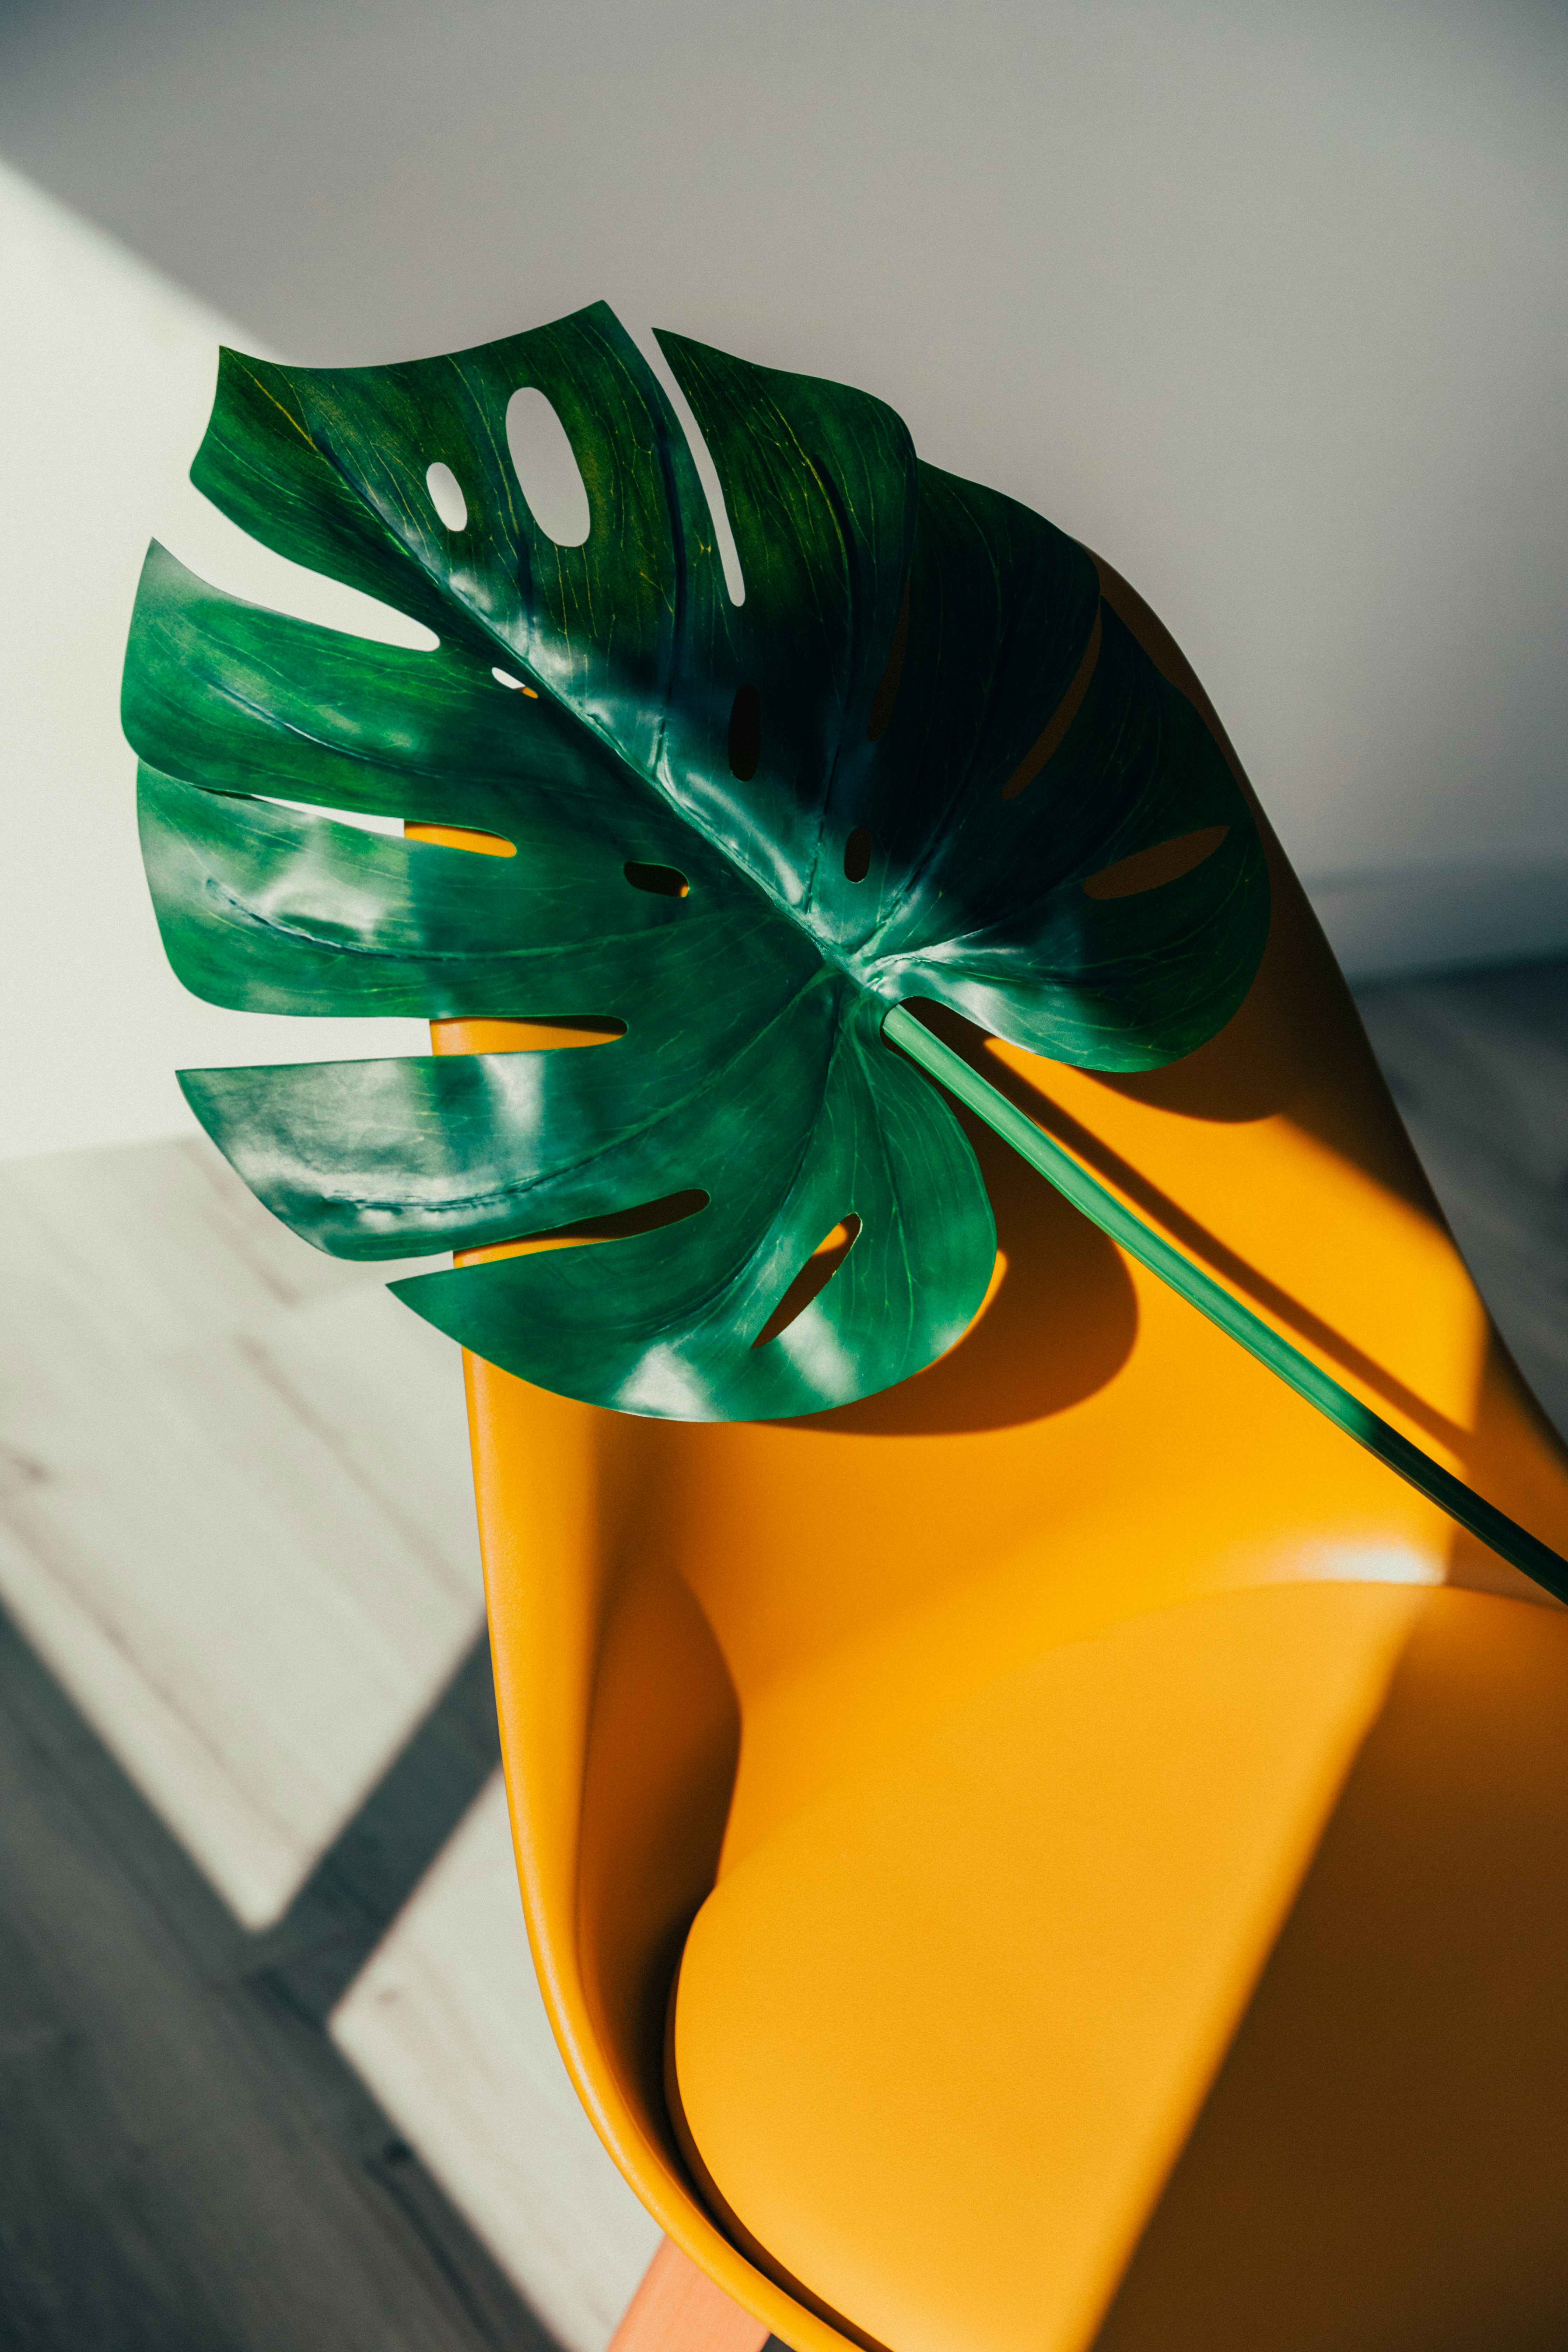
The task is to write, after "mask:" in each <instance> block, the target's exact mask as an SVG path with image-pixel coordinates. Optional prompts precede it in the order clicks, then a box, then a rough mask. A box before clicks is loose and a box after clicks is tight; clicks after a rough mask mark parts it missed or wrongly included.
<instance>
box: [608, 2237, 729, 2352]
mask: <svg viewBox="0 0 1568 2352" xmlns="http://www.w3.org/2000/svg"><path fill="white" fill-rule="evenodd" d="M767 2340H768V2331H767V2329H766V2327H765V2326H763V2322H762V2321H761V2320H760V2319H753V2318H752V2315H751V2313H750V2312H749V2311H742V2308H741V2306H740V2305H739V2304H738V2303H731V2300H730V2298H729V2296H728V2295H727V2294H725V2293H724V2290H723V2288H722V2287H719V2286H715V2285H714V2284H713V2282H712V2280H711V2279H710V2277H709V2276H708V2273H707V2272H706V2271H700V2270H699V2269H698V2267H697V2265H696V2263H694V2262H692V2261H691V2260H690V2259H689V2256H687V2255H686V2254H683V2253H682V2252H681V2251H680V2249H679V2246H678V2245H676V2244H674V2243H673V2242H672V2241H671V2240H670V2239H668V2238H666V2239H665V2241H664V2242H663V2244H662V2245H661V2246H660V2247H659V2250H658V2253H657V2254H655V2256H654V2258H653V2260H652V2262H651V2263H649V2264H648V2266H647V2273H646V2274H645V2275H644V2278H643V2283H642V2284H641V2286H639V2287H638V2289H637V2293H636V2294H634V2295H633V2297H632V2299H631V2301H630V2303H629V2304H628V2305H626V2317H625V2318H624V2319H623V2320H622V2322H621V2324H620V2326H618V2327H617V2328H616V2332H615V2335H614V2336H612V2337H611V2339H610V2352H762V2347H763V2345H764V2344H765V2343H766V2342H767Z"/></svg>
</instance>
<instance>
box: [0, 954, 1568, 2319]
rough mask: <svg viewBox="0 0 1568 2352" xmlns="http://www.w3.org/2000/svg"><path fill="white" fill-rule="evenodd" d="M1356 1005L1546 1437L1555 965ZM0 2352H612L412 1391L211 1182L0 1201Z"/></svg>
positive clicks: (1566, 1251) (310, 1265) (1554, 1380)
mask: <svg viewBox="0 0 1568 2352" xmlns="http://www.w3.org/2000/svg"><path fill="white" fill-rule="evenodd" d="M1361 1002H1362V1005H1363V1012H1364V1014H1365V1017H1366V1020H1367V1024H1368V1027H1369V1029H1370V1031H1371V1034H1372V1036H1373V1043H1374V1045H1375V1046H1376V1048H1377V1051H1378V1053H1379V1055H1380V1056H1381V1058H1382V1060H1383V1063H1384V1067H1385V1069H1386V1070H1387V1072H1388V1074H1389V1076H1390V1079H1391V1082H1392V1083H1393V1086H1394V1092H1395V1094H1396V1096H1397V1097H1398V1099H1399V1102H1400V1105H1401V1108H1402V1109H1403V1110H1404V1112H1405V1117H1406V1119H1407V1121H1408V1122H1409V1125H1410V1127H1411V1129H1412V1131H1413V1133H1414V1134H1415V1139H1416V1141H1417V1143H1418V1145H1419V1147H1420V1149H1421V1151H1422V1154H1423V1156H1424V1158H1425V1159H1426V1163H1427V1166H1428V1168H1429V1169H1430V1171H1431V1173H1432V1176H1433V1179H1434V1181H1435V1183H1436V1187H1437V1190H1438V1192H1439V1193H1440V1195H1441V1197H1442V1199H1443V1201H1444V1203H1445V1206H1446V1208H1447V1211H1448V1213H1449V1216H1450V1218H1451V1220H1452V1222H1453V1223H1454V1225H1455V1227H1456V1229H1457V1231H1458V1235H1459V1238H1460V1241H1461V1244H1462V1245H1463V1246H1464V1248H1465V1250H1466V1253H1467V1255H1468V1257H1469V1259H1470V1262H1471V1264H1472V1265H1473V1266H1474V1268H1475V1270H1476V1273H1477V1275H1478V1276H1479V1280H1480V1282H1481V1286H1482V1287H1483V1289H1484V1290H1485V1291H1486V1293H1487V1296H1488V1297H1489V1300H1490V1302H1491V1304H1492V1307H1493V1309H1494V1312H1495V1313H1496V1314H1497V1316H1498V1318H1499V1320H1500V1323H1501V1325H1502V1327H1503V1329H1504V1332H1505V1335H1506V1337H1507V1338H1508V1339H1509V1341H1510V1345H1511V1346H1512V1348H1513V1349H1514V1351H1515V1353H1516V1354H1517V1356H1518V1357H1519V1359H1520V1361H1521V1364H1522V1366H1523V1368H1524V1370H1525V1371H1526V1373H1527V1376H1528V1377H1529V1379H1530V1380H1531V1382H1532V1384H1533V1386H1534V1387H1535V1389H1536V1391H1537V1393H1538V1394H1539V1395H1540V1396H1541V1398H1542V1402H1543V1403H1544V1404H1545V1405H1546V1407H1547V1409H1548V1411H1549V1412H1552V1414H1553V1416H1554V1418H1555V1419H1556V1420H1557V1422H1558V1424H1559V1426H1561V1427H1563V1428H1564V1429H1568V963H1559V964H1554V965H1546V966H1537V967H1533V968H1521V969H1516V970H1511V971H1498V972H1493V973H1487V974H1481V975H1470V976H1466V977H1463V978H1452V979H1447V980H1436V981H1433V980H1429V981H1425V982H1405V983H1401V984H1390V983H1384V984H1380V985H1378V986H1376V987H1373V988H1368V989H1366V990H1364V991H1363V992H1362V995H1361ZM0 1278H3V1279H4V1282H5V1290H6V1296H7V1302H8V1312H7V1318H6V1324H5V1333H4V1335H3V1336H0V1440H3V1443H0V1601H3V1602H4V1604H5V1611H6V1612H7V1614H6V1615H5V1619H4V1621H3V1622H0V2352H13V2347H16V2352H231V2347H232V2352H328V2347H331V2352H359V2347H364V2352H371V2347H375V2352H403V2348H404V2347H407V2352H447V2347H453V2352H456V2347H540V2352H543V2347H547V2346H549V2345H550V2344H551V2343H552V2340H554V2341H558V2342H560V2343H562V2344H563V2345H565V2346H567V2347H570V2352H602V2347H603V2346H604V2344H605V2342H606V2341H607V2338H608V2336H609V2334H610V2332H611V2330H612V2328H613V2326H614V2324H615V2321H616V2317H617V2316H618V2315H619V2313H620V2312H621V2310H622V2309H623V2308H624V2307H625V2305H626V2301H627V2300H628V2298H629V2296H630V2294H631V2292H632V2289H633V2287H634V2285H635V2284H636V2282H637V2278H638V2277H639V2276H640V2274H641V2272H642V2269H643V2267H644V2266H645V2265H646V2263H647V2260H648V2258H649V2256H650V2254H651V2253H652V2252H653V2249H654V2246H655V2244H656V2242H657V2233H656V2232H655V2231H653V2229H652V2225H651V2223H649V2222H648V2221H647V2217H646V2216H644V2215H643V2214H642V2213H641V2211H640V2209H638V2208H637V2207H636V2206H635V2204H634V2203H633V2201H632V2200H630V2198H629V2195H628V2193H627V2192H626V2190H625V2189H623V2187H622V2185H621V2183H620V2182H619V2180H618V2179H617V2178H616V2176H615V2174H614V2173H613V2171H612V2170H611V2168H609V2166H608V2164H607V2160H605V2159H604V2158H603V2157H602V2155H601V2153H600V2151H599V2150H598V2148H597V2144H596V2143H595V2141H594V2140H593V2138H592V2135H591V2133H589V2131H588V2128H587V2126H586V2124H585V2122H584V2119H583V2118H582V2116H581V2115H580V2113H579V2112H578V2111H577V2110H576V2108H575V2106H574V2103H573V2101H572V2098H571V2094H570V2091H569V2088H568V2087H567V2086H566V2084H565V2080H564V2075H563V2073H562V2072H561V2070H560V2068H559V2063H558V2062H557V2061H556V2060H555V2058H554V2053H553V2051H552V2048H551V2046H550V2044H549V2042H548V2036H547V2034H546V2033H545V2032H544V2029H543V2023H542V2011H541V2010H540V2009H539V2005H538V2002H537V1997H536V1995H534V1993H533V1991H532V1988H531V1981H530V1979H529V1978H528V1975H527V1969H526V1958H525V1952H524V1947H523V1945H522V1940H521V1918H520V1916H519V1914H518V1911H517V1906H516V1895H515V1889H514V1887H513V1886H512V1885H511V1882H510V1860H509V1857H508V1854H507V1850H506V1838H505V1827H504V1820H503V1808H502V1806H501V1802H500V1792H499V1784H498V1782H497V1780H496V1777H495V1763H496V1750H495V1732H494V1721H493V1710H492V1704H491V1697H490V1691H489V1668H488V1659H487V1656H486V1653H485V1649H484V1644H483V1640H482V1633H481V1630H480V1624H479V1603H478V1588H477V1584H476V1582H475V1577H474V1566H473V1560H472V1536H471V1519H470V1515H469V1505H468V1496H467V1493H466V1475H467V1473H466V1463H465V1459H464V1452H463V1444H462V1430H461V1422H460V1413H459V1411H458V1402H457V1390H456V1382H455V1377H454V1370H453V1366H452V1363H451V1361H450V1360H449V1358H448V1357H447V1355H446V1354H445V1352H444V1349H443V1346H442V1344H441V1343H437V1346H436V1347H434V1348H432V1347H431V1346H430V1345H429V1344H428V1340H429V1338H430V1336H431V1335H428V1334H426V1333H425V1331H424V1330H423V1328H422V1327H419V1326H417V1325H416V1323H415V1321H414V1318H412V1317H409V1316H406V1315H405V1314H404V1313H403V1312H402V1310H400V1309H398V1308H397V1307H395V1305H394V1304H393V1303H392V1302H390V1301H388V1300H387V1299H386V1298H385V1297H384V1294H383V1293H382V1292H381V1291H380V1288H379V1284H380V1280H381V1275H380V1274H379V1273H371V1274H368V1275H367V1274H366V1273H365V1272H364V1271H363V1270H356V1269H352V1268H349V1269H345V1268H342V1267H337V1266H334V1265H331V1263H330V1262H329V1261H326V1260H321V1259H316V1258H314V1257H312V1256H311V1255H310V1253H308V1252H305V1251H302V1250H300V1248H299V1246H298V1244H295V1243H294V1242H292V1240H290V1239H289V1236H288V1235H286V1234H283V1233H282V1231H281V1229H280V1228H277V1227H275V1226H273V1225H272V1223H271V1221H270V1220H268V1219H267V1218H266V1217H265V1215H264V1214H263V1213H261V1212H259V1211H258V1210H256V1209H255V1207H254V1204H253V1203H251V1202H249V1201H248V1199H247V1196H245V1195H244V1194H243V1193H242V1192H239V1191H238V1188H237V1186H236V1185H235V1183H234V1181H233V1180H232V1179H230V1178H229V1177H228V1176H227V1173H226V1171H224V1170H223V1169H222V1167H221V1165H220V1164H219V1163H218V1162H217V1161H216V1156H215V1155H212V1154H210V1153H208V1152H207V1151H206V1150H205V1147H203V1146H201V1145H199V1144H195V1143H190V1144H170V1145H160V1146H150V1147H145V1148H141V1147H139V1148H137V1149H135V1150H128V1151H116V1152H97V1153H87V1154H76V1155H72V1156H71V1157H70V1158H69V1159H68V1160H57V1161H52V1162H44V1161H33V1162H19V1163H14V1164H13V1165H12V1166H11V1167H10V1168H9V1169H0ZM18 1301H19V1302H20V1303H21V1306H22V1308H23V1311H22V1312H21V1313H19V1314H18V1313H17V1312H16V1302H18Z"/></svg>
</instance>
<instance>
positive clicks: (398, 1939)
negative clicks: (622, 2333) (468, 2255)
mask: <svg viewBox="0 0 1568 2352" xmlns="http://www.w3.org/2000/svg"><path fill="white" fill-rule="evenodd" d="M331 2031H332V2039H333V2040H334V2041H335V2042H337V2044H338V2047H339V2048H340V2049H341V2050H342V2052H343V2053H344V2054H345V2056H347V2057H348V2058H349V2060H350V2061H351V2062H352V2063H353V2066H354V2068H355V2070H356V2072H357V2073H358V2074H360V2075H361V2076H362V2078H363V2080H364V2082H365V2083H367V2084H369V2086H370V2088H371V2089H372V2090H373V2091H374V2094H375V2095H376V2097H377V2098H378V2099H379V2100H380V2102H381V2104H382V2105H383V2106H384V2108H385V2109H386V2111H387V2113H388V2114H389V2115H390V2116H392V2117H393V2118H394V2119H395V2122H396V2123H397V2124H398V2125H399V2126H401V2128H402V2129H403V2130H404V2131H405V2132H406V2133H407V2135H408V2137H409V2139H410V2140H411V2141H412V2143H413V2145H414V2146H415V2147H416V2148H417V2149H418V2152H419V2154H420V2156H421V2157H422V2158H424V2160H425V2162H426V2165H427V2166H428V2168H430V2170H431V2171H432V2172H433V2173H434V2174H435V2175H436V2177H437V2179H438V2180H439V2181H440V2182H441V2184H442V2186H443V2188H444V2189H446V2190H447V2194H448V2196H450V2197H451V2199H452V2200H453V2202H454V2203H455V2204H457V2205H458V2207H459V2208H460V2209H461V2210H462V2211H463V2213H464V2214H465V2215H466V2216H467V2218H468V2221H469V2222H470V2223H471V2224H472V2226H473V2227H474V2228H475V2229H476V2230H477V2231H479V2235H480V2237H481V2238H483V2239H484V2241H485V2242H486V2243H487V2244H488V2245H489V2250H490V2252H492V2253H493V2254H494V2255H495V2257H496V2260H497V2261H498V2262H499V2263H500V2265H501V2267H502V2269H503V2270H505V2271H506V2272H507V2273H509V2275H510V2277H511V2278H512V2279H513V2280H514V2281H515V2282H516V2284H518V2286H519V2287H521V2290H522V2292H523V2294H525V2295H526V2296H527V2298H528V2300H529V2301H530V2303H531V2304H532V2305H533V2307H534V2309H535V2310H536V2311H537V2312H538V2313H539V2314H540V2315H541V2317H542V2319H543V2320H544V2321H545V2322H546V2323H547V2325H548V2326H550V2327H551V2329H552V2331H553V2333H554V2334H555V2335H556V2336H559V2338H560V2339H561V2341H562V2343H563V2345H566V2346H567V2347H570V2352H603V2347H605V2344H607V2343H608V2341H609V2338H610V2336H611V2335H612V2333H613V2332H614V2329H615V2326H616V2322H617V2320H618V2319H619V2318H620V2316H621V2314H622V2312H623V2311H624V2310H625V2308H626V2305H627V2303H628V2302H629V2301H630V2300H631V2295H632V2292H633V2290H634V2288H635V2287H636V2286H637V2282H638V2280H639V2279H640V2278H641V2276H642V2274H643V2273H644V2271H645V2270H646V2269H647V2265H648V2263H650V2262H651V2261H652V2259H653V2254H654V2251H655V2248H656V2247H657V2246H658V2240H659V2231H658V2226H657V2224H656V2223H655V2222H654V2221H651V2220H650V2218H649V2217H648V2215H647V2213H646V2212H645V2211H644V2210H643V2208H642V2207H641V2206H640V2205H639V2204H638V2202H637V2199H636V2198H635V2197H634V2196H633V2195H632V2192H631V2190H630V2189H628V2188H627V2187H626V2183H625V2182H624V2181H623V2180H622V2179H621V2177H620V2174H619V2173H618V2172H617V2171H616V2168H615V2167H614V2165H613V2164H612V2163H611V2161H610V2159H609V2158H608V2157H607V2156H606V2155H605V2151H604V2149H603V2147H601V2146H600V2144H599V2141H598V2139H597V2138H596V2137H595V2133H594V2128H593V2126H592V2125H591V2124H590V2123H589V2121H588V2118H587V2116H585V2115H584V2112H583V2109H582V2107H581V2106H580V2105H579V2104H578V2100H577V2095H576V2093H575V2092H574V2090H573V2088H572V2084H571V2082H570V2081H569V2079H568V2077H567V2074H566V2069H565V2067H564V2065H563V2063H562V2061H561V2056H560V2053H559V2052H558V2051H557V2050H556V2047H555V2043H554V2041H553V2040H552V2035H551V2032H550V2025H549V2021H548V2020H547V2019H546V2017H545V2014H544V2005H543V2002H542V2000H541V1999H540V1994H539V1987H538V1984H537V1982H536V1981H535V1978H534V1973H533V1964H532V1961H531V1958H530V1957H529V1950H528V1943H527V1938H526V1936H525V1934H524V1930H523V1924H522V1908H521V1902H520V1899H519V1896H518V1890H517V1873H516V1869H515V1866H514V1864H513V1861H512V1852H511V1840H510V1832H509V1830H508V1826H507V1812H506V1794H505V1790H504V1789H503V1788H502V1785H501V1781H500V1776H499V1774H498V1775H497V1777H496V1779H495V1780H492V1782H491V1783H490V1785H489V1789H488V1790H486V1792H485V1794H484V1795H483V1796H482V1797H481V1798H480V1799H479V1802H478V1803H477V1804H476V1805H475V1806H474V1808H473V1810H472V1811H471V1812H470V1813H469V1815H468V1819H467V1821H466V1822H464V1823H463V1825H462V1827H461V1829H459V1831H458V1833H457V1835H456V1836H455V1837H454V1838H453V1839H452V1841H451V1843H450V1844H449V1845H448V1846H447V1850H446V1852H445V1853H443V1854H442V1856H441V1858H440V1860H439V1861H438V1862H437V1864H435V1866H434V1868H433V1869H432V1870H431V1871H430V1873H429V1874H428V1876H427V1877H426V1880H425V1883H424V1885H422V1886H421V1887H420V1888H419V1891H418V1893H417V1894H416V1895H415V1897H414V1899H413V1901H412V1902H411V1903H410V1904H409V1905H408V1906H407V1907H406V1909H405V1911H404V1912H403V1914H402V1916H400V1917H399V1919H398V1920H397V1922H396V1924H395V1927H393V1929H392V1931H391V1933H390V1934H389V1935H388V1936H387V1937H386V1938H385V1940H384V1943H383V1944H382V1946H381V1948H380V1949H379V1950H378V1951H377V1952H376V1954H375V1956H374V1958H373V1959H372V1960H371V1962H370V1965H369V1966H368V1968H366V1969H364V1970H363V1973H362V1975H361V1976H360V1977H359V1978H358V1979H357V1980H356V1982H355V1983H354V1985H353V1988H352V1989H351V1990H350V1991H349V1993H348V1995H347V1997H346V1999H345V2000H343V2001H342V2003H341V2005H340V2007H339V2008H338V2011H337V2012H336V2014H335V2015H334V2017H333V2019H332V2028H331Z"/></svg>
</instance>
